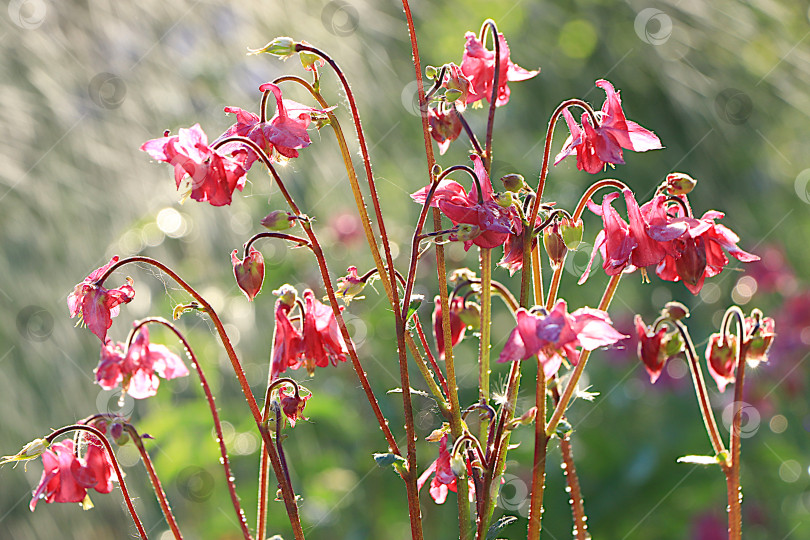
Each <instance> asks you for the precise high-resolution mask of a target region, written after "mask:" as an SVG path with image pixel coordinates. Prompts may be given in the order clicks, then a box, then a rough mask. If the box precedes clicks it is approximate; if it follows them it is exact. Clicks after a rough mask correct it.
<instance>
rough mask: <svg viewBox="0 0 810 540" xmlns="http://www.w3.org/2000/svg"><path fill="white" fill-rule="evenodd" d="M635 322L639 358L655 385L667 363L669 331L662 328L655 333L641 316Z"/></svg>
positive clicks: (637, 316)
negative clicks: (667, 334)
mask: <svg viewBox="0 0 810 540" xmlns="http://www.w3.org/2000/svg"><path fill="white" fill-rule="evenodd" d="M634 322H635V324H636V333H637V334H638V357H639V358H640V359H641V361H642V362H643V363H644V367H645V368H646V370H647V373H648V374H649V375H650V382H651V383H653V384H655V381H657V380H658V377H660V376H661V373H662V372H663V371H664V364H665V363H666V361H667V351H666V342H665V341H666V332H667V329H666V328H665V327H661V329H660V330H658V332H653V329H652V328H650V327H649V326H647V325H646V324H644V321H643V320H642V319H641V316H640V315H636V317H635V319H634Z"/></svg>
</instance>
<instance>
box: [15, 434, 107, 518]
mask: <svg viewBox="0 0 810 540" xmlns="http://www.w3.org/2000/svg"><path fill="white" fill-rule="evenodd" d="M85 440H86V441H87V450H86V451H85V454H84V457H81V458H79V457H76V455H75V453H74V445H73V441H72V440H70V439H67V440H64V441H60V442H57V443H54V444H52V445H51V447H50V448H49V449H48V450H45V451H44V452H43V453H42V464H43V466H44V467H45V470H44V471H43V472H42V477H41V478H40V480H39V484H38V485H37V487H36V489H35V490H34V493H33V497H32V498H31V503H30V504H29V505H28V507H29V508H30V509H31V511H32V512H33V511H34V509H35V508H36V506H37V502H39V500H40V499H45V502H46V503H54V502H72V503H76V502H80V503H82V505H83V506H84V507H85V508H92V503H91V502H90V501H89V497H88V496H87V490H88V489H95V490H96V491H98V492H99V493H109V492H110V491H112V488H113V484H112V483H113V481H117V477H116V476H115V472H114V469H113V465H112V463H111V462H110V458H109V457H108V456H107V452H106V451H105V450H104V448H103V447H102V446H101V441H99V440H98V439H97V438H96V437H95V436H93V435H89V436H86V437H85Z"/></svg>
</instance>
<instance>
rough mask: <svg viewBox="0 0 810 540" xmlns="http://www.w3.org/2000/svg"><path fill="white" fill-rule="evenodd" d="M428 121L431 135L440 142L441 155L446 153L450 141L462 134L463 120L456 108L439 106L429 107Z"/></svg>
mask: <svg viewBox="0 0 810 540" xmlns="http://www.w3.org/2000/svg"><path fill="white" fill-rule="evenodd" d="M428 123H429V124H430V136H431V137H433V140H435V141H436V142H437V143H439V155H444V153H445V152H447V149H448V148H450V143H451V142H453V141H455V140H456V139H458V136H459V135H461V120H460V119H459V117H458V114H456V111H455V109H452V108H450V109H447V108H445V107H442V106H439V107H431V108H430V109H428Z"/></svg>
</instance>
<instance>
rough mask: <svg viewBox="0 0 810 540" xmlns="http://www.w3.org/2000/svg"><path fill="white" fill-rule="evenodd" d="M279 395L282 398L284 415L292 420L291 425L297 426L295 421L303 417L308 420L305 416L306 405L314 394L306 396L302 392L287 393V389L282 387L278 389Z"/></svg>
mask: <svg viewBox="0 0 810 540" xmlns="http://www.w3.org/2000/svg"><path fill="white" fill-rule="evenodd" d="M278 394H279V397H280V398H281V410H282V412H283V413H284V416H286V417H287V419H288V420H289V421H290V425H291V426H292V427H295V423H296V422H297V421H298V420H299V419H301V420H306V417H305V416H304V407H305V406H306V404H307V401H308V400H309V398H311V397H312V394H307V395H305V396H301V395H300V394H296V393H295V392H293V393H292V394H291V395H287V389H286V388H281V390H279V391H278Z"/></svg>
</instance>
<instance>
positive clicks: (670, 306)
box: [661, 301, 689, 321]
mask: <svg viewBox="0 0 810 540" xmlns="http://www.w3.org/2000/svg"><path fill="white" fill-rule="evenodd" d="M661 315H662V316H664V317H669V318H670V319H672V320H673V321H680V320H681V319H685V318H687V317H689V308H687V307H686V306H685V305H683V304H681V303H680V302H675V301H672V302H667V303H666V304H664V309H662V310H661Z"/></svg>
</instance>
